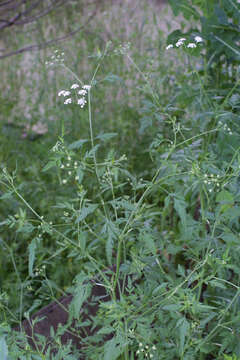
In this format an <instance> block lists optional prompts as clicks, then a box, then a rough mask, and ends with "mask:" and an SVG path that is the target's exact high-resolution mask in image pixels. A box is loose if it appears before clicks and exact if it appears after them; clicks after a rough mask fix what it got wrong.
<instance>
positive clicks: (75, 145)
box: [68, 139, 88, 150]
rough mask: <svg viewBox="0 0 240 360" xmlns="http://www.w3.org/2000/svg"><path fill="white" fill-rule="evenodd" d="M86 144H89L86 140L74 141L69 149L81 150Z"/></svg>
mask: <svg viewBox="0 0 240 360" xmlns="http://www.w3.org/2000/svg"><path fill="white" fill-rule="evenodd" d="M86 142H88V140H86V139H80V140H77V141H74V142H73V143H72V144H70V145H69V146H68V148H69V149H70V150H74V149H80V148H81V147H82V146H83V144H85V143H86Z"/></svg>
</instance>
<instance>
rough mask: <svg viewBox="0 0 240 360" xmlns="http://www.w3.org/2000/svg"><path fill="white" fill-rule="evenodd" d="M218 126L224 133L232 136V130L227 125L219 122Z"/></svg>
mask: <svg viewBox="0 0 240 360" xmlns="http://www.w3.org/2000/svg"><path fill="white" fill-rule="evenodd" d="M219 125H220V126H221V127H222V129H223V131H226V132H227V133H228V134H229V135H232V134H233V133H232V130H231V129H230V127H228V126H227V124H223V123H222V121H221V120H220V121H219Z"/></svg>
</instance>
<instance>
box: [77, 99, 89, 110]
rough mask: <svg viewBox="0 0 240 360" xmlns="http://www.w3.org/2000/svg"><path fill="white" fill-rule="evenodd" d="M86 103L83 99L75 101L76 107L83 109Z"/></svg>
mask: <svg viewBox="0 0 240 360" xmlns="http://www.w3.org/2000/svg"><path fill="white" fill-rule="evenodd" d="M86 102H87V101H86V100H85V98H80V99H78V101H77V103H78V105H80V107H81V108H83V107H84V105H85V104H86Z"/></svg>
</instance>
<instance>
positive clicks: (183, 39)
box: [178, 38, 186, 42]
mask: <svg viewBox="0 0 240 360" xmlns="http://www.w3.org/2000/svg"><path fill="white" fill-rule="evenodd" d="M178 41H181V42H183V41H186V39H185V38H181V39H179V40H178Z"/></svg>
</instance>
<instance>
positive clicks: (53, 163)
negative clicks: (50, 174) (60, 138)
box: [42, 160, 56, 172]
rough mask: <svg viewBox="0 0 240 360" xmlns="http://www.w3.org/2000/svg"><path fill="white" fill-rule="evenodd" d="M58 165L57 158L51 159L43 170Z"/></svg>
mask: <svg viewBox="0 0 240 360" xmlns="http://www.w3.org/2000/svg"><path fill="white" fill-rule="evenodd" d="M55 166H56V160H50V161H49V162H48V163H47V164H46V165H45V166H44V168H43V169H42V171H43V172H45V171H47V170H49V169H51V168H53V167H55Z"/></svg>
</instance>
